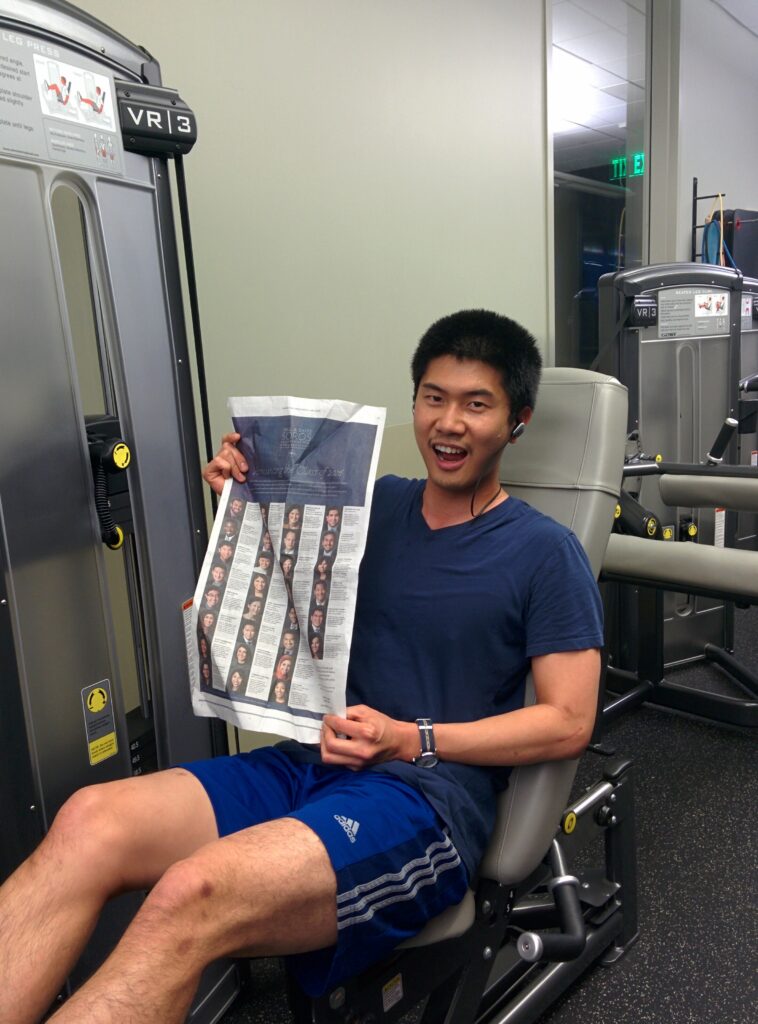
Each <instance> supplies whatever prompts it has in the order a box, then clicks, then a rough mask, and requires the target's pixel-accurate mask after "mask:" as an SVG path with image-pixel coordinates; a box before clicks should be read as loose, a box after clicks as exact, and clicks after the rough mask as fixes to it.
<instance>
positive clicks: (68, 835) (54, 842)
mask: <svg viewBox="0 0 758 1024" xmlns="http://www.w3.org/2000/svg"><path fill="white" fill-rule="evenodd" d="M112 785H113V784H112V783H104V784H100V785H95V786H85V787H84V788H83V789H80V790H77V791H76V792H75V793H74V794H73V795H72V796H70V797H69V798H68V800H67V801H66V802H65V803H64V804H63V806H62V807H61V809H60V810H59V811H58V813H57V815H56V816H55V819H54V821H53V824H52V826H51V828H50V831H49V832H48V834H47V837H46V840H45V843H46V845H47V846H48V847H49V848H53V849H55V850H56V852H60V851H61V850H62V851H64V852H65V851H71V852H72V854H75V855H76V857H77V858H79V859H81V861H82V862H85V863H86V862H88V861H89V860H90V859H91V858H93V857H94V858H96V862H97V863H98V864H99V865H100V866H101V867H102V866H103V861H109V860H111V859H112V858H113V857H114V855H115V854H116V853H117V851H118V849H119V840H120V837H121V836H123V835H124V834H125V831H126V828H127V826H126V823H125V822H124V820H123V816H122V815H120V813H119V807H118V800H117V799H114V793H113V791H112V789H111V786H112Z"/></svg>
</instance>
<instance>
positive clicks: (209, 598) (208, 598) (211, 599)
mask: <svg viewBox="0 0 758 1024" xmlns="http://www.w3.org/2000/svg"><path fill="white" fill-rule="evenodd" d="M218 596H219V595H218V591H217V590H216V588H215V587H211V588H210V590H207V591H206V592H205V603H206V604H207V605H208V607H209V608H215V607H216V605H217V604H218Z"/></svg>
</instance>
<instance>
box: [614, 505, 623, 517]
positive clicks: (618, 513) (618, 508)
mask: <svg viewBox="0 0 758 1024" xmlns="http://www.w3.org/2000/svg"><path fill="white" fill-rule="evenodd" d="M613 518H614V519H620V518H621V505H619V503H618V502H616V507H615V508H614V510H613Z"/></svg>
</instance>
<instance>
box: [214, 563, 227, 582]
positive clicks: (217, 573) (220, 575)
mask: <svg viewBox="0 0 758 1024" xmlns="http://www.w3.org/2000/svg"><path fill="white" fill-rule="evenodd" d="M211 576H212V577H213V582H214V583H223V582H224V576H226V572H225V570H224V568H223V566H221V565H214V566H213V568H212V569H211Z"/></svg>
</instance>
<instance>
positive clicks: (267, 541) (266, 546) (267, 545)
mask: <svg viewBox="0 0 758 1024" xmlns="http://www.w3.org/2000/svg"><path fill="white" fill-rule="evenodd" d="M261 548H262V550H263V551H270V550H271V534H270V533H269V532H268V530H266V532H265V533H264V534H263V540H262V541H261Z"/></svg>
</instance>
